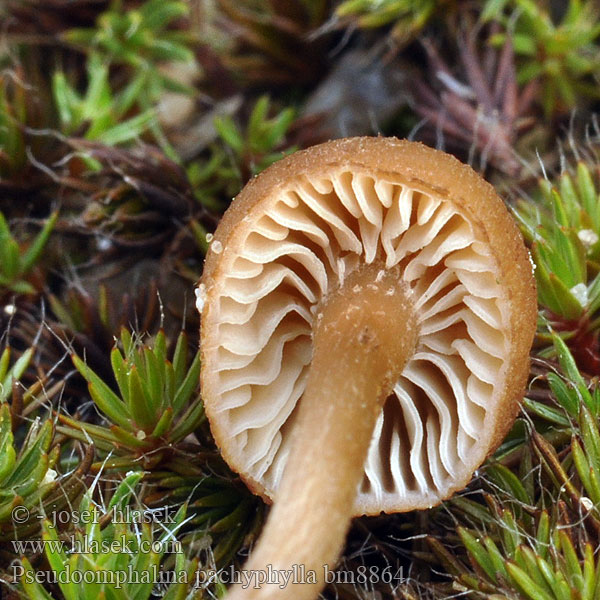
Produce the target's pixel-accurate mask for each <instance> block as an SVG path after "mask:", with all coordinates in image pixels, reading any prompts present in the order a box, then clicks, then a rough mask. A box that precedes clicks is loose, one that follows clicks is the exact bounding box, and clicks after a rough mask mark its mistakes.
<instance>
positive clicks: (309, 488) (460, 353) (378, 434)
mask: <svg viewBox="0 0 600 600" xmlns="http://www.w3.org/2000/svg"><path fill="white" fill-rule="evenodd" d="M197 299H198V300H197V305H198V308H199V310H200V311H201V312H202V339H201V347H202V376H201V378H202V390H203V397H204V402H205V406H206V413H207V415H208V417H209V419H210V424H211V430H212V432H213V435H214V438H215V440H216V442H217V444H218V445H219V446H220V448H221V452H222V454H223V457H224V458H225V460H226V461H227V462H228V464H229V465H230V466H231V467H232V468H233V469H234V470H235V471H237V472H238V473H239V475H240V477H241V478H242V479H243V480H244V481H245V482H246V484H247V485H248V486H249V487H250V489H251V490H253V491H254V492H255V493H257V494H260V495H261V496H262V497H263V498H264V499H265V500H266V501H268V502H270V501H274V506H273V508H272V509H271V512H270V515H269V518H268V520H267V523H266V525H265V528H264V531H263V533H262V536H261V538H260V539H259V541H258V543H257V546H256V548H255V549H254V550H253V552H252V554H251V556H250V558H249V560H248V562H247V564H246V565H245V567H244V568H245V569H247V570H250V571H261V570H262V571H264V570H265V569H267V568H268V566H269V565H271V567H269V568H270V569H271V573H272V574H275V575H273V577H271V580H272V581H275V580H276V579H277V583H265V584H263V585H262V586H260V588H259V589H253V587H252V586H250V587H249V588H248V589H245V590H242V588H241V586H234V587H233V588H232V591H231V592H230V596H229V597H230V598H235V599H238V598H239V599H241V598H271V597H273V598H281V599H284V598H290V599H291V598H294V599H303V598H314V597H316V596H317V595H318V592H319V590H320V589H321V588H322V586H323V584H324V573H325V566H327V568H329V569H332V568H333V567H334V565H335V561H336V560H337V558H338V556H339V553H340V552H341V549H342V546H343V543H344V538H345V535H346V533H347V530H348V527H349V523H350V519H351V518H352V517H353V516H357V515H363V514H366V515H375V514H379V513H380V512H381V511H384V512H400V511H408V510H413V509H422V508H428V507H431V506H433V505H435V504H438V503H439V502H441V501H442V500H444V499H446V498H448V497H450V496H451V495H452V494H453V493H454V492H456V491H457V490H460V489H462V488H463V487H464V486H465V485H466V484H467V483H468V482H469V480H470V479H471V477H472V475H473V473H474V471H475V470H476V469H477V467H478V466H479V465H480V464H481V463H482V462H483V461H484V460H485V458H486V457H487V456H488V455H489V454H490V452H492V451H493V450H494V449H495V448H496V447H497V446H498V444H499V443H500V442H501V440H502V439H503V436H504V435H505V434H506V432H507V431H508V429H509V428H510V426H511V424H512V422H513V420H514V418H515V416H516V413H517V410H518V406H519V400H520V399H521V397H522V394H523V390H524V386H525V384H526V380H527V374H528V372H529V348H530V346H531V343H532V339H533V335H534V331H535V327H536V291H535V283H534V278H533V275H532V268H531V263H530V261H529V257H528V253H527V250H526V248H525V247H524V244H523V241H522V238H521V235H520V233H519V231H518V229H517V227H516V225H515V223H514V222H513V220H512V218H511V217H510V215H509V213H508V211H507V209H506V208H505V206H504V204H503V202H502V200H501V199H500V198H499V197H498V196H497V195H496V193H495V192H494V190H493V188H492V187H491V186H490V185H489V184H488V183H486V182H485V181H484V180H483V179H482V178H481V177H480V176H479V175H477V174H476V173H475V172H474V171H473V170H472V169H471V168H470V167H468V166H466V165H464V164H462V163H460V162H459V161H458V160H457V159H455V158H453V157H452V156H450V155H447V154H445V153H443V152H440V151H437V150H433V149H431V148H428V147H426V146H424V145H422V144H419V143H415V142H408V141H401V140H398V139H395V138H381V137H378V138H366V137H363V138H349V139H343V140H336V141H332V142H328V143H325V144H321V145H319V146H315V147H312V148H309V149H308V150H303V151H300V152H297V153H295V154H293V155H291V156H288V157H286V158H284V159H282V160H281V161H279V162H277V163H276V164H274V165H272V166H271V167H270V168H268V169H267V170H266V171H264V172H263V173H262V174H261V175H259V176H258V177H256V178H255V179H253V180H252V181H251V182H249V183H248V184H247V185H246V187H245V188H244V189H243V190H242V192H241V193H240V194H239V195H238V197H237V198H236V199H235V201H234V202H233V204H232V205H231V208H229V210H228V211H227V213H226V214H225V215H224V217H223V219H222V221H221V223H220V225H219V227H218V229H217V231H216V233H215V236H214V240H213V241H212V243H211V246H210V250H209V253H208V256H207V259H206V264H205V268H204V274H203V276H202V281H201V283H200V286H199V288H198V290H197ZM294 565H297V567H294ZM294 568H295V569H296V571H295V572H296V574H297V575H298V574H299V573H300V574H302V577H303V578H304V580H303V581H302V582H301V584H300V585H296V584H294V583H288V584H287V585H282V582H283V581H284V577H283V573H284V572H285V571H287V570H290V569H294ZM298 569H300V571H298ZM277 574H279V575H281V577H278V576H277Z"/></svg>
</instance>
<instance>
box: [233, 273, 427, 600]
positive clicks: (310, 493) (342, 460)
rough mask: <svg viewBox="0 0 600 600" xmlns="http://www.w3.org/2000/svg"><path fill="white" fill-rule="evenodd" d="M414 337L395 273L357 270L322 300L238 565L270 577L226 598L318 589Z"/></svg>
mask: <svg viewBox="0 0 600 600" xmlns="http://www.w3.org/2000/svg"><path fill="white" fill-rule="evenodd" d="M416 339H417V321H416V317H415V314H414V311H413V306H412V301H411V299H410V290H409V289H408V287H407V286H406V285H405V284H404V283H402V282H401V280H400V276H399V272H398V270H397V269H392V270H391V271H385V270H384V267H383V265H381V264H371V265H367V266H363V267H361V268H359V269H357V270H356V271H354V272H353V273H352V274H350V275H349V276H348V277H347V278H346V280H345V281H344V283H343V284H342V285H341V286H340V288H339V289H338V290H336V291H335V292H333V293H331V294H330V295H329V296H328V297H327V298H326V299H325V301H324V302H323V304H322V306H321V310H320V311H319V314H318V316H317V326H316V328H315V333H314V338H313V360H312V363H311V367H310V372H309V376H308V382H307V386H306V390H305V392H304V395H303V396H302V400H301V401H300V405H299V407H298V414H297V422H296V424H295V426H294V432H293V434H292V435H293V436H294V438H293V442H292V449H291V452H290V455H289V457H288V460H287V464H286V467H285V471H284V474H283V476H282V480H281V483H280V485H279V488H278V490H277V495H276V500H275V505H274V507H273V509H272V510H271V513H270V515H269V518H268V520H267V523H266V525H265V528H264V531H263V534H262V536H261V539H260V540H259V541H258V544H257V546H256V548H255V549H254V551H253V553H252V555H251V556H250V558H249V560H248V562H247V563H246V565H245V566H244V571H246V573H247V574H248V575H249V576H252V577H254V578H255V579H254V580H253V582H254V581H258V579H257V578H258V577H260V575H259V574H260V573H265V572H268V570H269V569H270V571H271V573H272V574H273V576H272V580H273V581H276V580H277V583H268V582H267V583H264V584H262V585H261V586H260V587H259V588H258V589H254V587H253V586H248V587H247V588H246V589H242V586H241V585H238V586H236V587H234V588H232V590H231V593H230V595H229V596H228V599H229V600H242V599H243V600H250V599H253V600H254V599H256V600H258V599H261V600H265V599H267V598H273V599H275V598H277V599H278V600H284V599H288V598H289V599H292V598H293V599H294V600H302V599H309V598H315V597H316V596H317V595H318V593H319V591H320V590H321V589H322V587H323V586H324V584H325V583H326V581H325V574H326V569H329V570H332V569H333V568H334V567H335V563H336V561H337V559H338V556H339V554H340V552H341V550H342V547H343V544H344V540H345V536H346V533H347V531H348V527H349V524H350V520H351V517H352V514H353V512H354V503H355V498H356V493H357V488H358V486H359V484H360V482H361V480H362V478H363V476H364V475H363V474H364V464H365V459H366V456H367V451H368V449H369V444H370V442H371V438H372V435H373V429H374V427H375V423H376V420H377V417H378V415H379V414H380V412H381V409H382V406H383V403H384V401H385V399H386V398H387V397H388V395H389V394H390V393H391V392H392V388H393V386H394V384H395V382H396V380H397V376H398V373H400V372H402V369H403V367H404V365H405V363H406V361H407V360H408V359H409V358H410V357H411V356H412V354H413V353H414V350H415V345H416ZM287 573H291V577H290V580H289V581H288V582H287V583H286V582H285V577H287ZM294 578H296V579H294Z"/></svg>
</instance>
